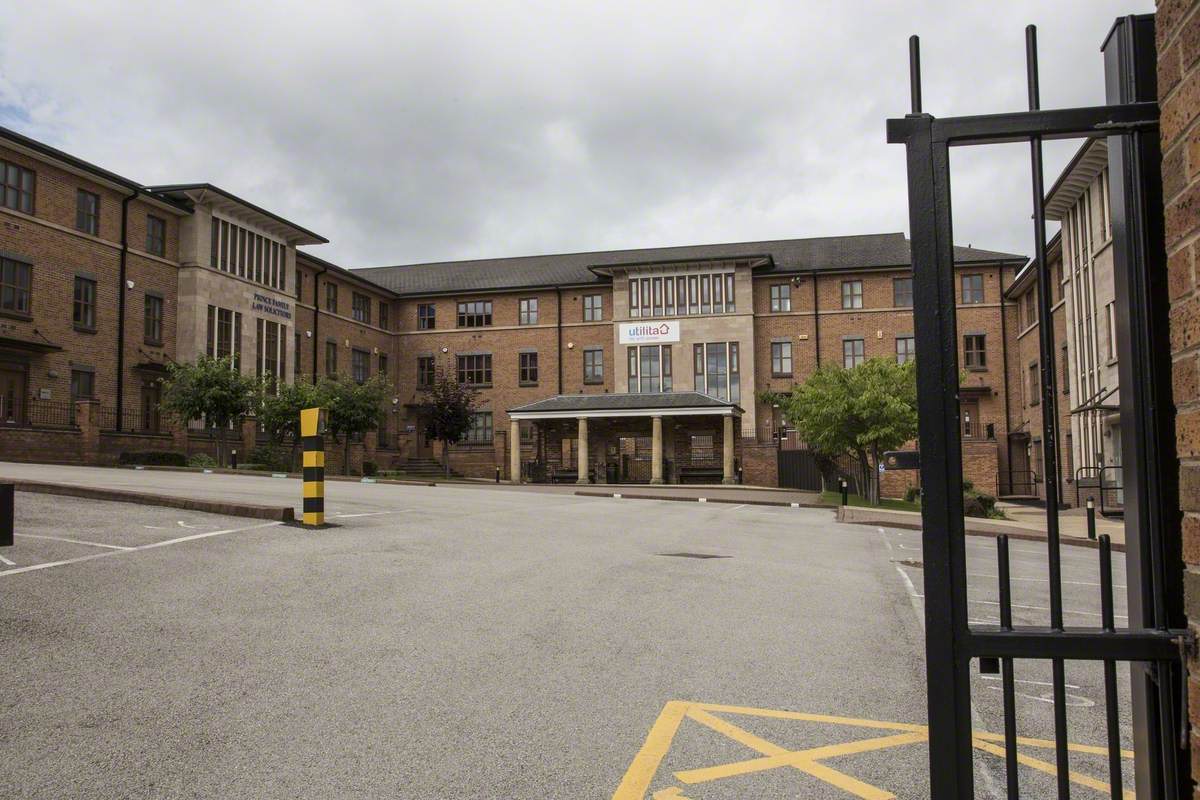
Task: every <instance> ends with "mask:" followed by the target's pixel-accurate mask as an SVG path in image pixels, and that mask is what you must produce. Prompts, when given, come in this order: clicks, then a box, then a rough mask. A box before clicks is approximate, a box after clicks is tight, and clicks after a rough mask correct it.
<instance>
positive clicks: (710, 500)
mask: <svg viewBox="0 0 1200 800" xmlns="http://www.w3.org/2000/svg"><path fill="white" fill-rule="evenodd" d="M575 494H576V496H578V497H615V498H617V499H620V500H670V501H673V502H680V503H727V504H729V505H738V506H776V507H779V508H828V509H833V508H834V506H829V505H825V504H824V503H792V502H789V501H786V500H736V499H730V498H727V497H678V496H665V495H661V494H626V493H625V492H586V491H577V492H575Z"/></svg>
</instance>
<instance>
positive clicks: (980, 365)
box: [963, 333, 987, 369]
mask: <svg viewBox="0 0 1200 800" xmlns="http://www.w3.org/2000/svg"><path fill="white" fill-rule="evenodd" d="M963 366H965V367H966V368H967V369H987V337H986V336H985V335H984V334H982V333H968V334H967V335H966V336H964V337H963Z"/></svg>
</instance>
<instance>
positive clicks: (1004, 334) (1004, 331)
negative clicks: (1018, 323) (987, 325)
mask: <svg viewBox="0 0 1200 800" xmlns="http://www.w3.org/2000/svg"><path fill="white" fill-rule="evenodd" d="M1005 291H1006V290H1005V288H1004V267H1000V353H1001V359H1000V360H1001V362H1002V363H1003V366H1004V462H1005V463H1006V464H1007V465H1008V491H1009V492H1012V480H1013V471H1012V453H1011V452H1009V449H1008V445H1009V441H1010V440H1009V438H1008V432H1009V430H1010V429H1011V428H1012V417H1011V416H1010V414H1011V412H1010V411H1009V407H1008V323H1007V322H1006V321H1005V319H1004V292H1005ZM1051 325H1052V326H1053V322H1052V323H1051Z"/></svg>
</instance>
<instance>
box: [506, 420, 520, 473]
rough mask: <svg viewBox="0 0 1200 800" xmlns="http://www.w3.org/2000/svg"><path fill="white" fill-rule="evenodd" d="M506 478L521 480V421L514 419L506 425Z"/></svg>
mask: <svg viewBox="0 0 1200 800" xmlns="http://www.w3.org/2000/svg"><path fill="white" fill-rule="evenodd" d="M508 480H509V482H510V483H520V482H521V423H520V421H519V420H515V419H514V420H512V421H511V422H510V423H509V425H508Z"/></svg>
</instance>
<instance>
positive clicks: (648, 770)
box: [612, 700, 691, 800]
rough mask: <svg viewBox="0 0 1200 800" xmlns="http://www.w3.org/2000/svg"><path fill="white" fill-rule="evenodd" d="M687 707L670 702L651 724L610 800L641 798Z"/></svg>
mask: <svg viewBox="0 0 1200 800" xmlns="http://www.w3.org/2000/svg"><path fill="white" fill-rule="evenodd" d="M690 706H691V703H685V702H683V701H681V700H671V701H670V702H668V703H667V704H666V706H664V707H663V710H662V713H661V714H659V715H658V719H656V720H655V721H654V726H653V727H651V728H650V733H648V734H646V741H645V742H644V743H643V744H642V749H641V750H639V751H638V754H637V755H636V756H634V758H633V763H632V764H630V765H629V769H628V770H626V772H625V777H624V778H622V779H621V785H620V786H618V787H617V791H616V792H614V793H613V796H612V800H643V798H645V796H646V790H648V789H649V788H650V781H652V780H654V773H656V772H658V765H659V764H660V763H662V760H663V756H665V755H666V754H667V750H668V749H669V748H670V747H671V740H672V739H674V738H675V732H676V731H677V730H679V723H681V722H683V717H684V715H685V714H687V710H688V708H689V707H690Z"/></svg>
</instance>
